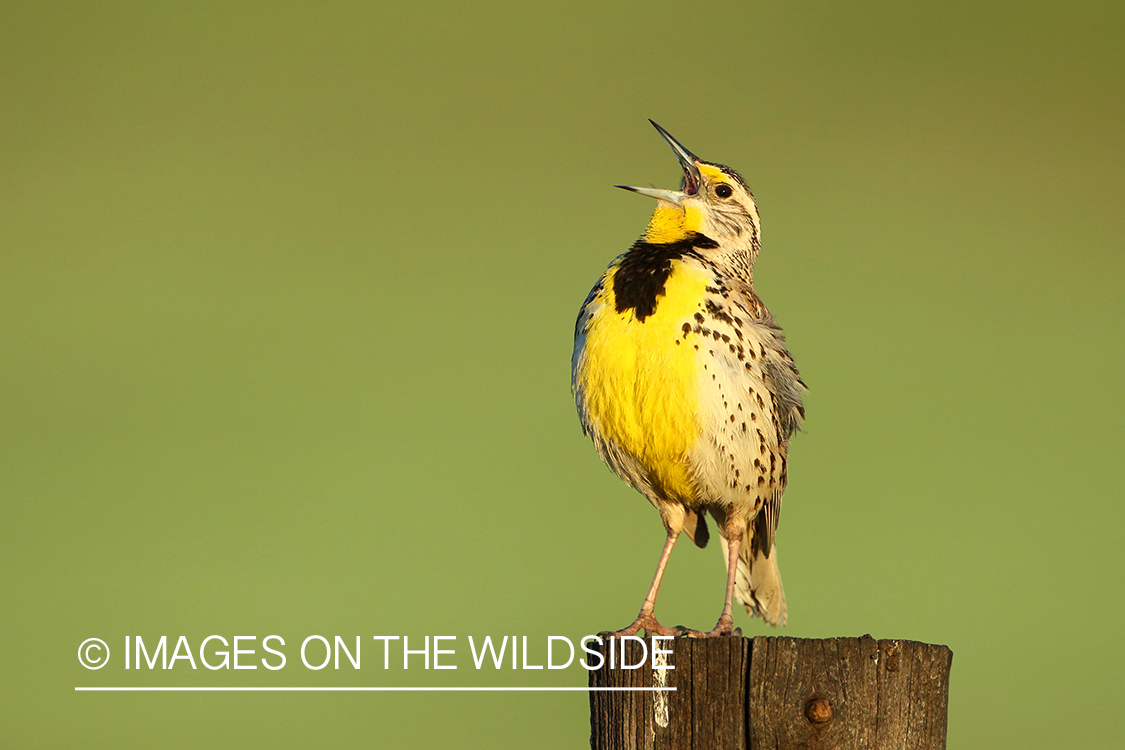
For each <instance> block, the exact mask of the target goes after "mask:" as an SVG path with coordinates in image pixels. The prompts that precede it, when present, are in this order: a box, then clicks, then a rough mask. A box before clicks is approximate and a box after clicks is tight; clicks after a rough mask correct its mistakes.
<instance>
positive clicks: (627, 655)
mask: <svg viewBox="0 0 1125 750" xmlns="http://www.w3.org/2000/svg"><path fill="white" fill-rule="evenodd" d="M651 644H652V641H651V640H649V641H648V642H647V643H640V642H638V641H636V640H627V641H625V642H623V643H622V642H620V641H619V642H618V643H616V644H614V648H613V656H614V660H613V665H614V666H613V668H611V667H610V663H609V657H610V645H609V643H608V642H606V643H604V644H603V645H602V646H601V647H600V648H599V650H600V652H601V653H602V655H603V656H604V657H605V658H606V663H605V664H604V665H603V666H602V668H601V669H598V670H594V671H591V672H590V686H591V687H595V688H637V687H645V688H657V687H666V688H675V690H674V691H671V690H669V691H635V692H634V691H604V690H598V691H592V692H591V693H590V745H591V747H592V748H593V749H594V750H641V749H642V748H643V749H644V750H689V749H690V750H725V749H727V748H738V750H745V749H746V748H750V749H751V750H753V749H754V748H769V749H770V750H797V748H802V749H820V748H823V749H825V750H827V749H828V748H833V749H838V750H851V749H853V748H854V750H871V749H876V750H900V749H901V750H907V749H909V750H936V749H938V748H944V747H945V734H946V716H947V711H948V705H949V669H950V665H951V663H952V661H953V652H952V651H950V650H949V649H948V648H946V647H945V646H934V645H930V644H926V643H917V642H915V641H890V640H888V641H876V640H875V639H873V638H871V637H870V636H864V637H862V638H824V639H809V638H777V637H758V638H711V639H699V640H694V639H688V638H677V639H674V640H665V641H658V644H659V648H661V649H664V650H668V651H671V652H672V653H671V654H669V655H667V656H661V657H660V659H664V660H666V661H667V664H668V665H669V666H674V667H675V669H668V670H658V669H653V664H654V663H653V656H652V653H651ZM595 645H596V644H592V645H591V646H590V648H594V647H595ZM642 662H643V666H639V667H637V668H633V669H629V668H622V666H621V665H622V664H625V665H626V666H632V665H637V664H641V663H642ZM657 666H659V663H658V664H657Z"/></svg>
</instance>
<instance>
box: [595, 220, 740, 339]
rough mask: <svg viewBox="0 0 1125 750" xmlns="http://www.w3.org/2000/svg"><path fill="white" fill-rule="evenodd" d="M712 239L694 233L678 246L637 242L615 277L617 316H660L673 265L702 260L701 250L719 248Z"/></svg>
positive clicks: (614, 288) (639, 317)
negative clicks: (660, 303) (679, 262)
mask: <svg viewBox="0 0 1125 750" xmlns="http://www.w3.org/2000/svg"><path fill="white" fill-rule="evenodd" d="M718 246H719V243H717V242H715V241H714V240H713V239H711V238H710V237H708V236H706V235H703V234H699V233H698V232H692V233H691V234H689V235H688V236H687V237H685V238H684V239H682V240H676V241H675V242H646V241H644V240H637V241H636V242H635V243H633V246H632V247H631V248H629V252H627V253H625V257H623V258H622V259H621V265H620V266H618V267H617V272H616V273H615V274H614V275H613V299H614V303H615V305H616V307H617V312H619V313H623V312H625V311H626V310H632V311H633V314H634V315H635V316H636V317H637V320H638V321H643V320H644V319H645V318H647V317H648V316H649V315H652V314H653V313H654V312H656V306H657V304H658V303H659V302H660V298H661V297H663V296H664V285H665V284H667V283H668V276H669V275H670V274H671V273H672V261H674V260H680V259H681V258H688V257H694V258H699V257H701V256H700V255H699V253H698V252H697V250H706V249H710V248H715V247H718Z"/></svg>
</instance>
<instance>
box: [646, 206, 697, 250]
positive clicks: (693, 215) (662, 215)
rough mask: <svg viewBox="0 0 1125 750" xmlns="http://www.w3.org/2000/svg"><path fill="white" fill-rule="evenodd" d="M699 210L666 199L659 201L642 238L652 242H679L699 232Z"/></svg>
mask: <svg viewBox="0 0 1125 750" xmlns="http://www.w3.org/2000/svg"><path fill="white" fill-rule="evenodd" d="M700 219H701V217H700V214H699V211H698V210H697V209H696V208H695V207H694V206H691V205H689V206H686V207H684V206H677V205H675V204H673V203H668V202H667V201H659V202H657V204H656V210H655V211H653V212H652V218H650V219H649V220H648V228H647V229H645V235H644V240H645V242H651V243H654V244H667V243H672V242H681V241H683V240H685V239H687V238H688V237H691V236H693V235H695V234H696V233H697V232H699V228H700V225H701V223H702V222H701V221H700Z"/></svg>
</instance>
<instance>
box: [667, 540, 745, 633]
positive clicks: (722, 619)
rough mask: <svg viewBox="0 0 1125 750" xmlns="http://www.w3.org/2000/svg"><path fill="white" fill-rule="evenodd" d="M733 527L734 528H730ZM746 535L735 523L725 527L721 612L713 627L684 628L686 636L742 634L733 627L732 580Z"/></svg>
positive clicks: (735, 574) (734, 577)
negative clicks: (725, 553) (723, 582)
mask: <svg viewBox="0 0 1125 750" xmlns="http://www.w3.org/2000/svg"><path fill="white" fill-rule="evenodd" d="M732 527H734V528H732ZM745 535H746V529H745V527H741V528H737V524H733V523H732V524H730V525H729V526H727V528H726V529H725V533H724V537H725V538H726V540H727V595H726V599H725V600H724V601H723V613H722V614H721V615H719V621H718V622H717V623H715V627H714V628H713V629H712V630H710V631H708V632H706V633H703V632H700V631H698V630H686V631H684V632H683V633H682V634H683V635H684V636H686V637H688V638H714V637H716V636H720V635H742V631H741V630H735V629H734V607H733V605H734V582H735V579H736V576H737V575H738V552H739V550H740V549H741V548H742V538H743V537H744V536H745Z"/></svg>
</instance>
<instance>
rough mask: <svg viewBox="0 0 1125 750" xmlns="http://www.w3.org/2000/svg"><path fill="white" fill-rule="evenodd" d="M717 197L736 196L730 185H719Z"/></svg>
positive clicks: (716, 188)
mask: <svg viewBox="0 0 1125 750" xmlns="http://www.w3.org/2000/svg"><path fill="white" fill-rule="evenodd" d="M715 195H717V196H719V197H720V198H729V197H731V196H732V195H734V191H733V190H731V188H730V185H726V184H719V185H716V186H715Z"/></svg>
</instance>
